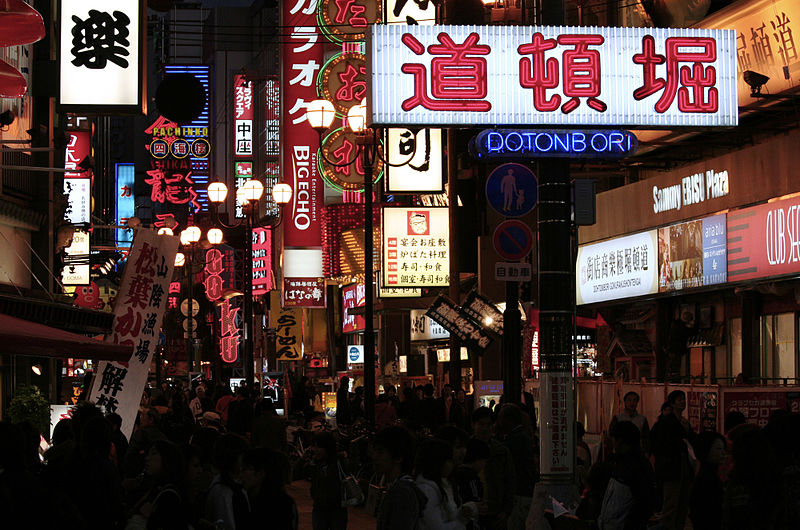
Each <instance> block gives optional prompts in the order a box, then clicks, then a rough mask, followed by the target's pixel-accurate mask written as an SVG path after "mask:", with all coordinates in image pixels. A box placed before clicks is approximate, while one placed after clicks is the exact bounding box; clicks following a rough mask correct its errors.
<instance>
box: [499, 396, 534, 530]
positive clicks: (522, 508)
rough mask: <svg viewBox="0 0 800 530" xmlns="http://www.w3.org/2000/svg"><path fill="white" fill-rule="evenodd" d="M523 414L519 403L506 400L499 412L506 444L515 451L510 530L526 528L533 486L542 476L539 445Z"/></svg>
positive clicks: (513, 457)
mask: <svg viewBox="0 0 800 530" xmlns="http://www.w3.org/2000/svg"><path fill="white" fill-rule="evenodd" d="M522 414H523V413H522V409H520V408H519V407H518V406H516V405H514V404H513V403H505V404H503V405H502V406H501V407H500V412H499V414H498V415H497V429H498V431H499V432H500V433H502V434H503V435H504V436H505V440H504V442H503V443H504V444H505V446H506V447H507V448H508V450H509V452H510V453H511V461H512V462H513V465H514V476H515V487H514V507H513V508H512V510H511V513H510V514H509V517H508V528H509V530H516V529H524V528H525V520H526V518H527V517H528V510H529V509H530V505H531V500H532V499H533V489H534V486H535V484H536V482H537V481H538V479H539V477H538V470H537V465H536V455H537V454H538V452H539V451H538V447H536V445H535V444H534V441H533V440H531V438H530V436H528V434H527V433H526V432H525V428H524V426H523V421H522Z"/></svg>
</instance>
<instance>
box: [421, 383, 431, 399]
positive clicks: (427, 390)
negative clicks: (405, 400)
mask: <svg viewBox="0 0 800 530" xmlns="http://www.w3.org/2000/svg"><path fill="white" fill-rule="evenodd" d="M422 393H423V394H424V395H425V397H426V398H430V397H433V385H432V384H430V383H428V384H426V385H425V387H424V388H423V390H422Z"/></svg>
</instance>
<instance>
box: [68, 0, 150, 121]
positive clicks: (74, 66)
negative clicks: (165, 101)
mask: <svg viewBox="0 0 800 530" xmlns="http://www.w3.org/2000/svg"><path fill="white" fill-rule="evenodd" d="M140 13H141V6H140V3H139V0H102V1H101V0H65V1H63V2H61V24H60V25H59V28H60V33H61V40H60V44H61V45H60V49H61V57H60V68H61V104H62V105H85V106H90V107H96V106H103V105H109V106H112V105H113V106H137V107H138V106H139V105H140V104H141V98H140V92H139V88H140V85H141V83H140V75H139V73H140V68H139V66H140V57H139V47H140V46H139V44H140V43H139V39H140V36H141V27H140Z"/></svg>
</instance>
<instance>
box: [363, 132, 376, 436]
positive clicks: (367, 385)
mask: <svg viewBox="0 0 800 530" xmlns="http://www.w3.org/2000/svg"><path fill="white" fill-rule="evenodd" d="M361 148H362V149H363V153H362V154H363V156H364V317H365V320H366V322H365V325H364V414H365V416H366V418H367V422H368V423H369V424H370V425H374V424H375V329H374V328H375V324H374V321H373V318H374V313H375V306H374V303H373V299H374V297H375V292H374V290H375V289H374V285H373V283H372V281H373V279H374V278H373V276H374V270H373V269H374V261H373V260H374V258H373V256H374V250H375V249H374V244H375V243H374V240H373V237H372V232H373V229H372V163H373V162H374V159H373V160H370V157H369V153H368V152H367V151H368V150H370V149H373V148H374V147H373V146H372V144H367V145H363V146H362V147H361Z"/></svg>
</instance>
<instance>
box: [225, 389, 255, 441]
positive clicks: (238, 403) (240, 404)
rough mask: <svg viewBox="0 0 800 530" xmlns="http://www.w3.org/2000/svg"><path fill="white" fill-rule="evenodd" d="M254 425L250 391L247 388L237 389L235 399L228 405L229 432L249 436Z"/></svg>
mask: <svg viewBox="0 0 800 530" xmlns="http://www.w3.org/2000/svg"><path fill="white" fill-rule="evenodd" d="M252 423H253V402H252V401H251V399H250V390H249V389H248V388H247V387H245V386H240V387H238V388H236V392H235V394H234V397H233V399H232V400H231V402H230V404H229V405H228V421H227V423H226V427H227V430H228V432H233V433H236V434H241V435H242V436H245V437H246V436H248V435H249V433H250V429H251V428H252V426H251V424H252Z"/></svg>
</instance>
